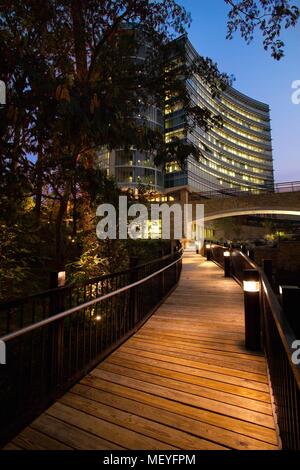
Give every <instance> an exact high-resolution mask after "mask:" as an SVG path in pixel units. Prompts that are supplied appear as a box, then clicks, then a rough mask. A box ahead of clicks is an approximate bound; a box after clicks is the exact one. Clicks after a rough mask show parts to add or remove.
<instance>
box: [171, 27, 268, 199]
mask: <svg viewBox="0 0 300 470" xmlns="http://www.w3.org/2000/svg"><path fill="white" fill-rule="evenodd" d="M179 41H184V46H185V51H186V60H187V61H188V63H189V62H193V61H194V60H195V59H196V58H197V56H198V53H197V52H196V50H195V49H194V48H193V46H192V44H191V43H190V41H189V40H188V39H187V37H186V36H183V37H182V38H180V39H179ZM186 86H187V89H188V91H189V94H190V97H191V100H192V104H193V105H198V106H200V107H203V108H208V109H209V110H210V111H211V112H212V113H214V114H215V115H221V116H222V118H223V126H222V127H221V128H217V127H215V128H213V129H212V130H211V131H209V132H205V131H204V130H203V129H201V128H199V127H197V126H196V127H195V128H194V129H193V130H192V131H191V132H189V133H188V134H186V133H185V131H184V121H185V119H186V116H185V113H184V112H183V110H182V109H180V105H177V106H176V107H175V108H174V107H172V108H170V106H169V105H168V100H166V102H165V138H166V141H167V142H168V141H170V140H171V139H172V137H173V136H176V137H178V138H180V139H187V141H188V142H191V143H193V144H194V145H195V146H196V147H198V148H199V149H200V151H201V156H200V157H199V159H197V160H196V159H194V158H193V157H190V158H189V159H188V161H187V163H186V167H185V169H184V170H180V169H179V168H178V167H176V166H172V165H169V167H168V168H167V169H166V173H165V188H166V189H168V188H175V187H178V186H188V189H189V190H190V191H218V190H225V189H227V188H230V189H235V190H240V191H249V190H250V189H251V190H252V191H253V190H254V191H257V192H259V191H260V190H261V189H263V188H266V187H268V188H272V187H273V185H274V176H273V160H272V143H271V128H270V110H269V106H268V105H266V104H264V103H261V102H259V101H256V100H253V99H252V98H250V97H247V96H245V95H244V94H242V93H240V92H238V91H237V90H235V89H234V88H231V87H229V88H228V89H227V90H226V92H223V93H221V96H220V97H219V98H213V97H212V96H211V93H210V91H209V90H208V87H207V86H206V85H205V83H204V82H203V80H202V79H201V77H200V76H198V75H196V74H194V76H193V77H192V78H191V79H189V80H187V83H186Z"/></svg>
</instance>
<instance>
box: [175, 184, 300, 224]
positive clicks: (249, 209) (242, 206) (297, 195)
mask: <svg viewBox="0 0 300 470" xmlns="http://www.w3.org/2000/svg"><path fill="white" fill-rule="evenodd" d="M176 197H177V199H178V200H179V201H180V203H181V204H188V203H190V204H193V206H196V205H197V204H204V212H205V222H209V221H213V220H217V219H222V218H225V217H234V216H241V215H256V214H266V215H267V214H270V215H282V216H296V217H300V182H295V183H284V184H283V183H282V184H281V185H278V186H277V187H275V190H273V191H269V190H262V191H261V192H260V193H259V194H255V193H254V192H247V193H245V192H241V191H239V192H230V191H229V192H228V191H226V192H223V193H222V192H209V193H189V192H188V191H187V190H186V189H181V190H180V192H178V193H177V194H176Z"/></svg>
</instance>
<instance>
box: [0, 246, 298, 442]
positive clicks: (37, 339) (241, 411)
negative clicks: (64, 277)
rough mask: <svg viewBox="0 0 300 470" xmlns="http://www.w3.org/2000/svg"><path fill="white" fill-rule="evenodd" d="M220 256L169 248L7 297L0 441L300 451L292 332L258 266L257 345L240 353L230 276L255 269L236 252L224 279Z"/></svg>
mask: <svg viewBox="0 0 300 470" xmlns="http://www.w3.org/2000/svg"><path fill="white" fill-rule="evenodd" d="M223 254H224V252H223V247H218V246H213V247H212V253H211V257H212V260H213V261H214V262H213V261H207V260H205V259H204V258H203V257H201V256H199V255H197V254H196V253H194V252H185V253H184V255H182V253H181V252H177V253H175V254H172V255H170V256H167V257H164V258H161V259H160V260H156V261H154V262H152V263H148V264H147V265H143V266H140V267H137V268H134V269H131V270H128V271H123V272H122V273H116V274H113V275H109V276H104V277H101V278H98V279H93V280H91V281H89V282H88V283H86V284H85V285H82V286H67V287H66V288H62V289H57V290H54V291H50V293H49V292H48V293H47V292H46V293H44V294H43V295H39V296H35V297H30V298H27V299H26V302H29V308H27V307H26V305H27V304H26V302H25V301H24V300H22V301H18V302H11V303H9V304H7V305H6V306H5V308H6V311H7V318H8V319H9V321H8V320H7V321H5V322H4V323H2V324H0V326H2V328H5V330H6V333H5V334H4V335H3V334H2V336H1V334H0V336H1V340H3V341H4V342H5V343H6V345H7V365H6V366H5V367H6V368H5V369H4V373H3V374H2V375H1V377H0V382H1V383H0V399H1V403H2V406H1V423H2V426H1V436H0V438H1V441H2V446H3V448H4V449H5V450H18V449H36V450H42V449H47V450H63V449H64V450H71V449H90V450H91V449H98V450H100V449H102V450H103V449H104V450H114V449H130V450H138V449H147V450H158V449H161V450H166V449H170V450H172V449H184V450H191V449H198V450H225V449H237V450H242V449H245V450H246V449H247V450H248V449H249V450H250V449H255V450H258V449H266V450H276V449H280V448H282V447H283V448H284V449H293V450H296V449H297V450H299V448H300V434H299V421H298V416H299V411H300V410H299V406H300V392H299V391H300V368H299V367H298V366H296V365H294V364H293V363H292V360H291V357H292V349H291V344H292V342H293V341H294V340H295V334H294V332H293V331H291V329H290V327H289V325H288V324H287V323H286V321H285V320H284V317H283V312H282V309H281V307H280V305H279V304H278V301H277V298H276V296H275V294H274V293H273V291H272V289H271V287H270V284H269V283H268V281H267V279H266V276H265V275H264V273H263V272H261V271H258V272H259V276H260V285H261V291H260V295H261V309H262V310H261V335H262V340H263V345H264V352H254V351H250V350H247V349H246V347H245V341H244V337H245V325H244V300H243V297H244V295H243V291H242V289H241V287H240V285H239V283H240V282H241V280H242V279H243V273H244V269H250V268H256V267H255V265H253V263H252V262H251V261H250V260H249V259H248V258H247V257H246V256H245V255H243V254H242V253H240V252H239V251H237V250H235V251H234V252H232V255H231V260H230V261H231V274H232V276H234V278H235V280H233V278H225V277H224V271H223V269H222V267H221V266H222V263H223V261H224V256H223ZM236 281H238V282H236ZM48 299H49V300H51V302H50V303H48V304H47V300H48ZM72 302H74V304H75V305H74V304H73V305H72ZM39 305H41V306H42V307H43V308H40V307H39ZM20 306H21V307H20ZM47 306H48V307H49V306H50V310H49V312H48V315H46V314H45V312H47ZM53 309H55V310H53ZM53 311H54V312H55V311H56V312H57V313H55V314H54V315H53ZM26 312H28V317H27V316H26ZM1 313H2V316H1V318H2V319H3V318H5V310H3V306H2V312H1ZM51 313H52V315H51ZM20 318H21V320H22V327H21V328H20V323H19V321H20ZM269 377H270V380H271V381H269ZM15 384H18V386H17V387H16V386H15ZM278 431H279V432H280V434H279V432H278Z"/></svg>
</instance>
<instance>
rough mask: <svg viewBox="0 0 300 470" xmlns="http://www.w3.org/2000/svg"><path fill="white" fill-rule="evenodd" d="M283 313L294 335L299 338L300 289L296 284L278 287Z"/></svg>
mask: <svg viewBox="0 0 300 470" xmlns="http://www.w3.org/2000/svg"><path fill="white" fill-rule="evenodd" d="M279 292H280V297H281V305H282V309H283V313H284V315H285V317H286V319H287V321H288V322H289V324H290V326H291V328H292V330H293V331H294V333H295V335H296V336H297V338H298V336H299V339H300V315H299V308H300V289H299V287H298V286H280V287H279Z"/></svg>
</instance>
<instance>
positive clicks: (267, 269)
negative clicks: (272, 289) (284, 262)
mask: <svg viewBox="0 0 300 470" xmlns="http://www.w3.org/2000/svg"><path fill="white" fill-rule="evenodd" d="M262 265H263V270H264V273H265V275H266V276H267V279H268V281H269V283H270V284H271V285H272V284H273V260H272V259H263V260H262Z"/></svg>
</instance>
